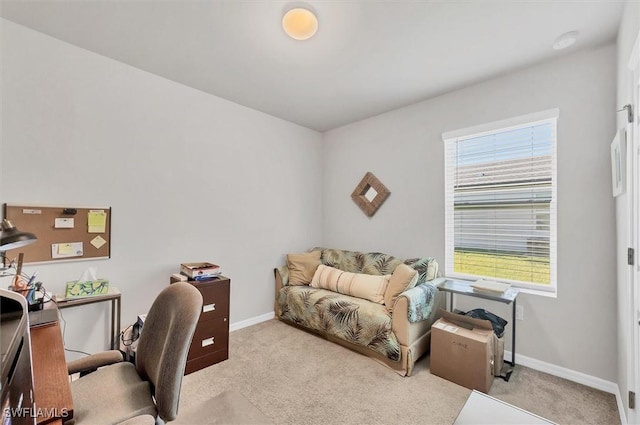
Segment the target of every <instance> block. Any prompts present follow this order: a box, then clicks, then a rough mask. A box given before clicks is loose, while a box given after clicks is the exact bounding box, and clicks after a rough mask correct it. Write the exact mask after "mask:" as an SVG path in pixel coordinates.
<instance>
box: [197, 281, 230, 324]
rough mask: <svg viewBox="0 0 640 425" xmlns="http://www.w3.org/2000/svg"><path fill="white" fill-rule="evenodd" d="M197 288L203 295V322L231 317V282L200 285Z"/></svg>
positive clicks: (201, 319)
mask: <svg viewBox="0 0 640 425" xmlns="http://www.w3.org/2000/svg"><path fill="white" fill-rule="evenodd" d="M196 288H198V290H199V291H200V293H201V294H202V314H201V315H200V321H201V322H202V321H205V320H209V319H212V318H216V317H229V280H222V281H220V282H217V283H211V284H199V285H196Z"/></svg>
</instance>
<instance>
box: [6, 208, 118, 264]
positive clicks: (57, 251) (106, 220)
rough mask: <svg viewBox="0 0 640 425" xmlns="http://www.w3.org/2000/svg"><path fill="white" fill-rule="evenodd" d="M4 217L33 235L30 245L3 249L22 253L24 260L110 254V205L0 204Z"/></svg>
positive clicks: (11, 253) (12, 254)
mask: <svg viewBox="0 0 640 425" xmlns="http://www.w3.org/2000/svg"><path fill="white" fill-rule="evenodd" d="M4 218H6V219H8V220H10V221H11V222H12V223H13V225H14V226H15V227H17V228H18V230H21V231H25V232H30V233H33V234H34V235H36V237H37V238H38V240H37V241H36V242H35V243H32V244H30V245H26V246H23V247H21V248H17V249H13V250H10V251H7V253H6V254H7V258H9V259H12V258H17V257H18V254H19V253H20V252H23V253H24V263H42V262H56V261H74V260H86V259H92V260H97V259H106V258H110V257H111V207H92V208H80V207H75V206H73V205H65V206H60V207H53V206H34V205H29V206H23V205H12V204H4Z"/></svg>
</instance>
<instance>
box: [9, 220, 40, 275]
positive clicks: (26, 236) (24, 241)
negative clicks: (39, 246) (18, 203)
mask: <svg viewBox="0 0 640 425" xmlns="http://www.w3.org/2000/svg"><path fill="white" fill-rule="evenodd" d="M37 240H38V238H36V235H34V234H33V233H29V232H22V231H20V230H18V229H17V228H16V227H15V226H14V225H13V224H12V223H11V222H10V221H9V220H7V219H6V218H5V219H4V220H2V223H1V224H0V257H1V258H2V266H1V267H0V271H2V270H6V269H7V268H8V267H7V265H6V256H5V251H8V250H10V249H16V248H21V247H23V246H25V245H29V244H31V243H34V242H35V241H37Z"/></svg>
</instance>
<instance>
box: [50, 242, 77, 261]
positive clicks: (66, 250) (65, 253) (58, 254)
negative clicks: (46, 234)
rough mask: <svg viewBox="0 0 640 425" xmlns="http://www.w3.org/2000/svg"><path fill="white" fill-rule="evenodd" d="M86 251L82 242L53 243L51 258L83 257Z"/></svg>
mask: <svg viewBox="0 0 640 425" xmlns="http://www.w3.org/2000/svg"><path fill="white" fill-rule="evenodd" d="M83 255H84V250H83V247H82V242H69V243H53V244H51V258H54V259H56V258H70V257H82V256H83Z"/></svg>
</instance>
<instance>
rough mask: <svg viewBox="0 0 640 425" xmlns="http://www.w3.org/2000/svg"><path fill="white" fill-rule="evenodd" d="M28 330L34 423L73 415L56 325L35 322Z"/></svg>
mask: <svg viewBox="0 0 640 425" xmlns="http://www.w3.org/2000/svg"><path fill="white" fill-rule="evenodd" d="M30 333H31V363H32V367H33V386H34V389H33V393H34V394H33V395H34V400H35V403H36V408H37V411H38V417H37V423H38V425H40V424H50V423H54V424H61V423H62V422H64V421H66V420H69V419H71V418H73V399H72V398H71V385H70V384H69V376H68V373H67V362H66V359H65V356H64V346H63V343H62V333H61V331H60V325H59V324H58V322H53V323H50V324H46V325H41V326H36V327H33V328H31V329H30Z"/></svg>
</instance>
